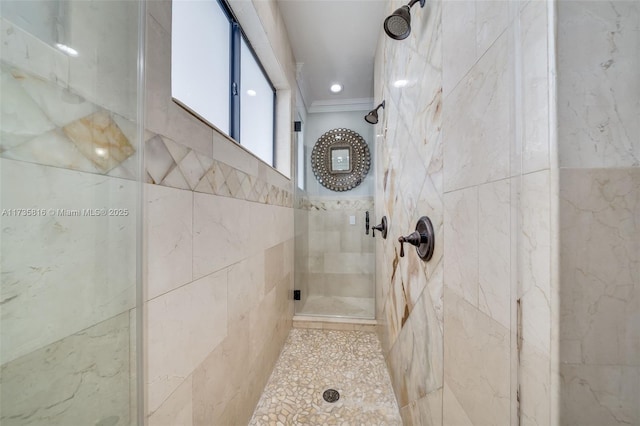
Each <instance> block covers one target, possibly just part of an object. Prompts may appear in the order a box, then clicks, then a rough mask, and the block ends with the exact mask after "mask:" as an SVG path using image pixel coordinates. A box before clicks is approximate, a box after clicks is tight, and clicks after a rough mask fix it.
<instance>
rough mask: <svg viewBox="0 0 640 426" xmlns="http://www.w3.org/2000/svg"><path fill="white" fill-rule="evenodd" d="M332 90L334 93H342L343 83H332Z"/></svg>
mask: <svg viewBox="0 0 640 426" xmlns="http://www.w3.org/2000/svg"><path fill="white" fill-rule="evenodd" d="M331 91H332V92H333V93H340V92H342V84H338V83H336V84H332V85H331Z"/></svg>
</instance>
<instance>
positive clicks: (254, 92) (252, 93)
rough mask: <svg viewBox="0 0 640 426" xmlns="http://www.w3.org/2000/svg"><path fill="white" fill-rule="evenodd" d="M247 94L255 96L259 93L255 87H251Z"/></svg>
mask: <svg viewBox="0 0 640 426" xmlns="http://www.w3.org/2000/svg"><path fill="white" fill-rule="evenodd" d="M247 95H249V96H255V95H257V93H256V91H255V90H253V89H249V90H247Z"/></svg>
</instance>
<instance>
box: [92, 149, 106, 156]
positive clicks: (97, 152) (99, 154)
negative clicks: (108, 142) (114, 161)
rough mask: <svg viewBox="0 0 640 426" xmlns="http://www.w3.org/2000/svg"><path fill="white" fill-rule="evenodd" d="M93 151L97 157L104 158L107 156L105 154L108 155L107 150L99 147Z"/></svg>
mask: <svg viewBox="0 0 640 426" xmlns="http://www.w3.org/2000/svg"><path fill="white" fill-rule="evenodd" d="M95 151H96V154H97V155H98V156H100V157H106V156H107V154H108V152H107V150H106V149H104V148H100V147H97V148H96V149H95Z"/></svg>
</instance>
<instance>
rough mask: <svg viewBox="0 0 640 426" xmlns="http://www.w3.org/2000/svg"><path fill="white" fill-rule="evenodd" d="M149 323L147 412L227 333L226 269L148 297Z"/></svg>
mask: <svg viewBox="0 0 640 426" xmlns="http://www.w3.org/2000/svg"><path fill="white" fill-rule="evenodd" d="M147 324H148V326H147V334H146V340H147V359H146V361H147V374H146V381H147V392H148V406H147V411H148V412H149V413H152V412H154V411H155V410H156V409H158V407H160V405H161V404H162V403H163V402H164V401H165V400H166V399H167V397H169V395H171V393H173V392H174V391H175V390H176V389H177V388H178V387H179V386H180V385H181V384H182V383H183V382H184V381H185V380H186V379H187V378H188V377H189V375H190V374H191V373H192V372H193V371H194V370H195V369H196V368H197V367H198V365H200V364H201V363H202V362H203V361H204V359H205V358H206V357H207V355H209V353H211V351H213V350H214V348H215V347H216V346H217V345H219V344H220V343H221V342H222V341H223V339H224V338H225V337H226V336H227V333H228V330H227V325H228V323H227V273H226V271H223V272H220V273H216V274H210V275H207V276H205V277H203V278H201V279H199V280H197V281H194V282H192V283H190V284H188V285H185V286H182V287H180V288H178V289H176V290H173V291H170V292H168V293H165V294H163V295H162V296H159V297H157V298H155V299H153V300H150V301H149V302H148V303H147ZM184 348H189V350H188V351H185V350H183V349H184ZM171 349H173V350H171Z"/></svg>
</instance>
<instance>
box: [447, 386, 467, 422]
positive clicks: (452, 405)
mask: <svg viewBox="0 0 640 426" xmlns="http://www.w3.org/2000/svg"><path fill="white" fill-rule="evenodd" d="M442 411H443V413H442V419H443V422H442V424H443V425H456V426H473V422H472V421H471V420H470V419H469V416H467V413H466V412H465V410H464V408H462V406H461V405H460V401H458V399H457V398H456V396H455V395H454V393H453V392H452V391H451V388H450V387H449V386H448V385H447V382H446V381H445V382H444V390H443V395H442Z"/></svg>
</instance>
